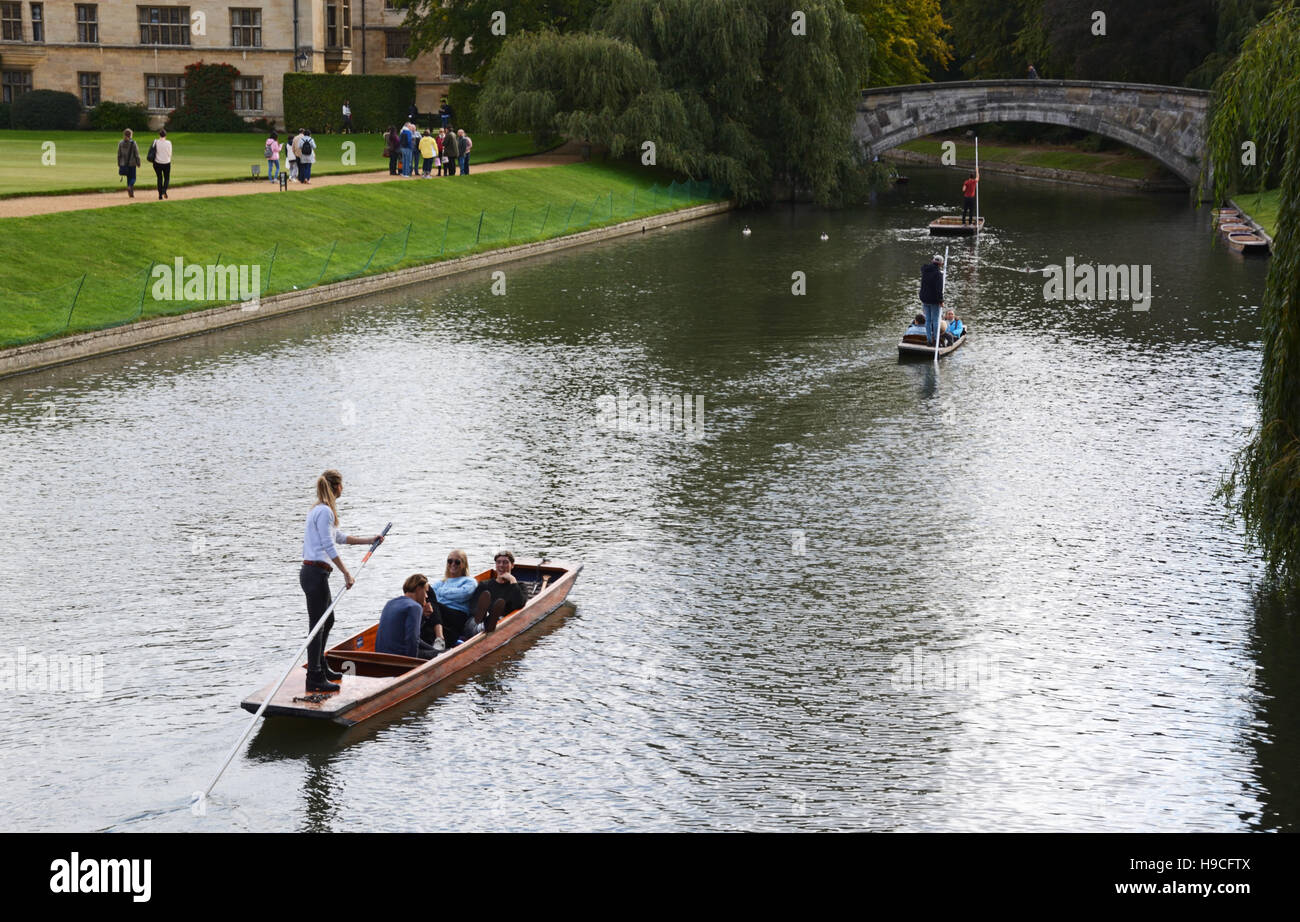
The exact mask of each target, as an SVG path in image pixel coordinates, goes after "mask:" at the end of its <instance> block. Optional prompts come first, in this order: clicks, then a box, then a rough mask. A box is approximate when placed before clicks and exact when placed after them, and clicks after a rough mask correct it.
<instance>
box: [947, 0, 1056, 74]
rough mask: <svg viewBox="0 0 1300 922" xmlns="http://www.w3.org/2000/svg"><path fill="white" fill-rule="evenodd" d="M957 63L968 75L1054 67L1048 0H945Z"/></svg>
mask: <svg viewBox="0 0 1300 922" xmlns="http://www.w3.org/2000/svg"><path fill="white" fill-rule="evenodd" d="M942 11H943V15H944V17H945V19H946V20H947V22H948V23H949V24H950V25H951V28H952V35H951V37H950V40H951V41H952V44H953V51H954V54H955V62H954V64H955V66H956V67H958V68H959V69H960V74H961V76H964V77H967V78H968V79H977V78H994V77H1023V76H1024V75H1025V71H1026V69H1027V68H1028V66H1029V65H1030V64H1031V63H1032V64H1034V65H1035V66H1036V67H1037V68H1038V70H1039V72H1040V73H1043V72H1045V71H1046V70H1047V69H1048V68H1047V66H1045V65H1047V63H1048V47H1047V38H1046V32H1045V30H1044V27H1043V19H1042V14H1043V0H944V3H943V5H942Z"/></svg>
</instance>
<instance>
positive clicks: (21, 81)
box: [0, 70, 32, 102]
mask: <svg viewBox="0 0 1300 922" xmlns="http://www.w3.org/2000/svg"><path fill="white" fill-rule="evenodd" d="M0 90H3V93H0V102H13V101H14V100H15V99H17V98H18V97H19V96H21V95H23V94H24V93H30V92H31V91H32V72H31V71H30V70H7V71H5V72H4V73H3V74H0Z"/></svg>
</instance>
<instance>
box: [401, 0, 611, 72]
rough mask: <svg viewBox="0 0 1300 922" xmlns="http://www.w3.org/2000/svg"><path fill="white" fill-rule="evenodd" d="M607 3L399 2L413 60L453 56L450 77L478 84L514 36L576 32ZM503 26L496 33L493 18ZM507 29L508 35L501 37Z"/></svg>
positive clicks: (598, 0) (545, 0) (533, 0)
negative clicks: (431, 54) (546, 31)
mask: <svg viewBox="0 0 1300 922" xmlns="http://www.w3.org/2000/svg"><path fill="white" fill-rule="evenodd" d="M608 5H609V0H395V3H394V6H397V7H398V8H404V9H406V11H407V14H406V26H407V28H409V29H410V30H411V50H410V55H411V57H413V58H414V57H416V56H418V55H420V54H422V53H425V52H434V53H441V52H443V51H446V53H448V54H450V55H451V66H452V72H453V73H457V74H462V75H464V76H465V77H468V78H469V79H471V80H478V79H480V78H481V77H482V76H483V74H484V73H485V72H486V71H487V68H488V65H490V64H491V63H492V60H493V59H494V58H495V57H496V56H497V54H498V53H499V52H500V51H501V49H502V48H503V47H504V45H505V40H506V39H507V38H509V37H510V36H512V35H515V34H517V33H520V32H525V31H533V32H536V31H539V30H543V29H551V30H554V31H556V32H578V31H582V30H583V29H586V28H587V27H588V26H590V25H591V21H592V18H593V17H594V16H595V15H596V13H597V12H598V11H599V10H601V9H602V8H603V7H606V6H608ZM497 13H502V14H504V19H498V22H500V24H501V25H500V26H499V27H498V28H496V29H495V30H494V28H493V22H494V20H493V17H494V15H495V14H497ZM502 27H503V28H504V34H498V33H500V32H501V31H502Z"/></svg>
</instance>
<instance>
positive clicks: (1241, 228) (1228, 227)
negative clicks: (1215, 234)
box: [1219, 221, 1255, 234]
mask: <svg viewBox="0 0 1300 922" xmlns="http://www.w3.org/2000/svg"><path fill="white" fill-rule="evenodd" d="M1219 232H1220V233H1223V234H1253V233H1255V228H1253V227H1251V226H1250V225H1249V224H1242V223H1240V222H1236V221H1234V222H1233V223H1231V224H1220V225H1219Z"/></svg>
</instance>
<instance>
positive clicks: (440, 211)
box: [0, 162, 721, 346]
mask: <svg viewBox="0 0 1300 922" xmlns="http://www.w3.org/2000/svg"><path fill="white" fill-rule="evenodd" d="M720 197H721V196H718V195H716V194H715V193H713V192H712V191H711V190H710V189H708V188H707V184H704V183H696V184H693V185H692V186H691V187H689V188H687V187H684V186H682V185H680V184H677V183H675V182H673V180H672V177H671V176H670V175H669V174H667V173H665V172H662V171H659V170H654V169H649V168H644V167H636V166H629V165H624V164H607V163H597V162H590V163H576V164H569V165H565V166H555V167H542V168H536V169H530V170H501V171H497V172H494V173H482V174H479V175H474V174H473V173H471V174H470V175H469V176H465V177H460V176H457V177H455V178H451V179H447V178H443V179H439V178H432V179H417V180H393V181H391V182H382V183H373V184H366V185H342V186H333V187H329V188H321V189H315V190H303V191H295V192H293V193H291V194H285V195H247V196H227V197H218V198H204V199H193V200H189V201H176V202H165V203H158V202H148V201H147V200H145V201H144V202H142V203H141V204H139V205H129V206H124V207H118V208H102V209H96V210H94V211H72V212H61V213H58V214H48V215H40V216H36V217H30V218H9V219H6V220H3V221H0V252H6V253H11V254H19V258H13V259H8V260H5V261H3V262H0V346H5V345H14V344H17V343H20V342H30V341H35V340H39V339H48V338H50V337H52V336H57V335H60V334H62V333H65V332H76V331H79V330H89V329H98V328H100V327H105V326H112V325H115V324H120V323H128V322H130V321H132V320H135V319H138V318H140V317H151V316H158V315H164V314H177V313H185V312H187V311H191V310H195V309H198V308H201V307H204V306H210V305H211V304H212V303H215V300H234V299H235V297H234V296H232V297H228V298H217V299H215V300H206V299H205V296H199V297H198V298H196V299H194V300H159V299H157V298H156V294H157V291H158V289H157V288H156V281H155V279H154V277H153V276H152V275H151V273H150V269H151V268H152V267H153V266H154V265H155V264H157V265H165V266H171V265H172V264H173V263H174V260H175V259H176V258H177V257H180V258H181V259H183V260H184V261H185V263H187V264H195V265H199V266H207V265H226V266H229V265H243V266H245V267H247V271H248V273H249V275H250V276H251V273H252V267H253V266H257V267H258V272H259V275H260V280H261V282H260V288H261V292H262V294H268V293H274V292H280V291H287V290H289V289H291V288H295V287H296V288H307V287H310V286H313V285H317V284H322V283H327V282H331V281H337V280H339V279H343V278H350V277H354V276H358V275H365V274H371V273H376V272H382V271H388V270H390V269H393V268H397V267H400V266H407V265H417V264H421V263H428V262H435V261H437V260H439V259H444V258H450V257H453V256H461V255H464V254H465V253H469V252H473V251H476V250H488V249H495V248H497V247H501V246H505V245H507V244H515V243H523V242H526V241H529V240H539V239H544V238H549V237H558V236H561V235H562V234H564V233H570V232H573V231H575V230H580V229H582V228H586V227H595V226H599V225H602V224H612V223H615V222H617V221H621V220H626V219H628V218H630V217H633V216H635V215H644V214H653V213H657V212H663V211H668V210H672V209H674V208H681V207H684V206H685V205H688V204H698V203H700V202H702V201H706V200H710V199H714V198H720ZM178 294H179V292H178ZM205 295H206V292H205Z"/></svg>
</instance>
